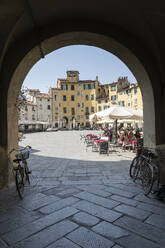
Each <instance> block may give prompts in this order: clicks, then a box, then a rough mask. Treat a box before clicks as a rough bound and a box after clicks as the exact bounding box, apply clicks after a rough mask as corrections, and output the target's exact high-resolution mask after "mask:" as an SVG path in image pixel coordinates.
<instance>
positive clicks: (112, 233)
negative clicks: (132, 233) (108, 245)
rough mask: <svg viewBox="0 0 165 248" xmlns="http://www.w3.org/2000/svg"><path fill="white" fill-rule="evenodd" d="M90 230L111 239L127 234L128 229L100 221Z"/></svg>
mask: <svg viewBox="0 0 165 248" xmlns="http://www.w3.org/2000/svg"><path fill="white" fill-rule="evenodd" d="M92 230H93V231H95V232H97V233H99V234H102V235H103V236H106V237H108V238H112V239H117V238H120V237H123V236H128V235H129V232H128V231H126V230H124V229H123V228H120V227H118V226H115V225H113V224H111V223H108V222H106V221H102V222H101V223H99V224H98V225H96V226H95V227H93V228H92Z"/></svg>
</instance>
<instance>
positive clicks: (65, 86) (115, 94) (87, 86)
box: [49, 71, 143, 129]
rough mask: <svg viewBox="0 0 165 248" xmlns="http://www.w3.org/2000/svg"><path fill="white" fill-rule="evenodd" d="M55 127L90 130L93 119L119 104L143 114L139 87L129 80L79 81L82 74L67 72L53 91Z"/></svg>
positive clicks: (53, 121)
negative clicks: (102, 111)
mask: <svg viewBox="0 0 165 248" xmlns="http://www.w3.org/2000/svg"><path fill="white" fill-rule="evenodd" d="M49 94H50V96H51V99H52V126H53V127H59V128H69V129H72V128H77V127H89V126H90V122H89V115H90V114H93V113H95V112H98V111H101V110H104V109H106V108H109V107H111V106H114V105H115V104H118V105H122V106H125V107H130V108H134V109H137V110H143V102H142V95H141V91H140V88H139V86H138V84H131V83H130V82H129V81H128V78H127V77H120V78H118V81H117V82H112V83H109V84H101V83H100V82H99V81H98V77H97V76H96V79H95V80H79V72H78V71H67V77H66V79H65V78H62V79H61V78H59V79H58V80H57V88H50V90H49Z"/></svg>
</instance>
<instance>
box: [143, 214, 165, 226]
mask: <svg viewBox="0 0 165 248" xmlns="http://www.w3.org/2000/svg"><path fill="white" fill-rule="evenodd" d="M145 223H147V224H151V225H153V226H155V227H158V228H160V229H164V230H165V217H163V216H161V215H157V214H152V215H151V216H150V217H149V218H148V219H146V221H145Z"/></svg>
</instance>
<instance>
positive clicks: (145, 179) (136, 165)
mask: <svg viewBox="0 0 165 248" xmlns="http://www.w3.org/2000/svg"><path fill="white" fill-rule="evenodd" d="M138 152H139V153H138V155H137V156H136V157H135V158H134V159H133V160H132V163H131V165H130V170H129V174H130V177H131V178H132V179H133V181H134V182H135V181H136V180H139V181H140V183H141V186H142V188H143V191H144V195H146V196H147V195H148V194H149V193H150V192H151V191H152V189H153V185H154V183H155V182H157V187H159V170H158V166H157V164H155V163H154V162H153V159H155V158H157V157H156V156H155V154H154V153H153V152H152V151H150V150H149V149H148V148H146V147H143V148H141V147H140V150H139V151H138Z"/></svg>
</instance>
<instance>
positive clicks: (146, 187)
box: [141, 161, 154, 196]
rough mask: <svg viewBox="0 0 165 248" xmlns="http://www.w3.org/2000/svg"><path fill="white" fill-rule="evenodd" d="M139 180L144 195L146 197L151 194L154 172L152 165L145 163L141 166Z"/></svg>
mask: <svg viewBox="0 0 165 248" xmlns="http://www.w3.org/2000/svg"><path fill="white" fill-rule="evenodd" d="M141 180H142V188H143V191H144V195H146V196H147V195H148V194H149V193H150V192H151V190H152V187H153V183H154V170H153V167H152V165H150V164H149V163H148V162H147V161H145V162H144V164H143V168H142V171H141Z"/></svg>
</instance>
